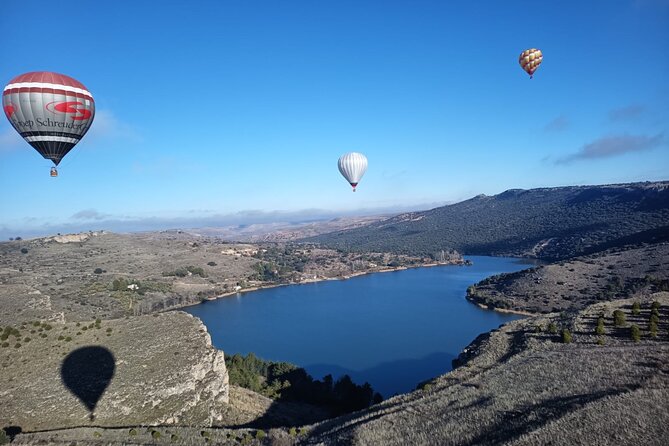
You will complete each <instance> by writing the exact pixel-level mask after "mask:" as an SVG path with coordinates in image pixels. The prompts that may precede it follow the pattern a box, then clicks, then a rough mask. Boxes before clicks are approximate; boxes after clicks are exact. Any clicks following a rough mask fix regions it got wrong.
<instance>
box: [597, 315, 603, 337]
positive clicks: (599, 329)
mask: <svg viewBox="0 0 669 446" xmlns="http://www.w3.org/2000/svg"><path fill="white" fill-rule="evenodd" d="M604 332H605V330H604V318H603V317H600V318H599V319H597V328H595V333H597V334H598V335H603V334H604Z"/></svg>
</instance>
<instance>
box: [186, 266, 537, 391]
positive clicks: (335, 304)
mask: <svg viewBox="0 0 669 446" xmlns="http://www.w3.org/2000/svg"><path fill="white" fill-rule="evenodd" d="M466 258H467V259H469V260H471V261H472V262H473V265H471V266H437V267H430V268H415V269H408V270H403V271H396V272H387V273H378V274H368V275H364V276H359V277H354V278H352V279H348V280H337V281H324V282H317V283H310V284H303V285H291V286H284V287H277V288H270V289H265V290H259V291H254V292H249V293H245V294H238V295H236V296H231V297H226V298H222V299H218V300H215V301H210V302H205V303H203V304H200V305H196V306H193V307H189V308H187V309H186V311H187V312H189V313H191V314H192V315H194V316H197V317H199V318H200V319H202V321H203V322H204V324H205V325H206V326H207V329H208V330H209V332H210V333H211V337H212V342H213V344H214V345H215V346H216V347H217V348H219V349H221V350H223V351H224V352H225V353H226V354H228V355H231V354H233V353H242V354H246V353H249V352H253V353H255V355H256V356H258V357H260V358H264V359H270V360H273V361H287V362H291V363H293V364H297V365H299V366H301V367H304V368H305V369H306V370H307V372H309V374H311V375H312V376H313V377H314V378H315V379H320V378H322V377H323V376H325V375H326V374H332V375H333V377H334V378H335V379H336V378H337V377H338V376H341V375H343V374H345V373H346V374H348V375H350V376H351V378H352V379H353V381H354V382H356V383H358V384H362V383H363V382H365V381H367V382H369V383H370V384H371V385H372V387H374V389H375V390H376V391H377V392H380V393H381V394H382V395H383V396H384V397H389V396H392V395H393V394H395V393H404V392H408V391H411V390H413V389H415V387H416V385H417V384H418V383H419V382H421V381H425V380H427V379H430V378H433V377H435V376H438V375H441V374H443V373H446V372H448V371H450V370H451V368H452V366H451V361H452V360H453V359H454V358H455V357H457V355H458V354H459V353H460V352H461V351H462V349H463V348H464V347H466V346H467V345H468V344H469V343H470V342H471V341H472V340H473V339H474V338H476V336H478V335H479V334H481V333H483V332H487V331H489V330H491V329H493V328H497V327H498V326H499V325H501V324H504V323H506V322H509V321H511V320H514V319H518V318H519V317H521V316H518V315H513V314H503V313H498V312H494V311H490V310H483V309H481V308H479V307H477V306H476V305H474V304H472V303H470V302H469V301H467V300H466V299H465V292H466V289H467V287H468V286H469V285H472V284H474V283H476V282H478V281H480V280H482V279H484V278H486V277H488V276H491V275H493V274H499V273H502V272H512V271H518V270H521V269H525V268H528V267H529V265H528V264H527V262H524V261H522V260H519V259H512V258H504V257H482V256H467V257H466Z"/></svg>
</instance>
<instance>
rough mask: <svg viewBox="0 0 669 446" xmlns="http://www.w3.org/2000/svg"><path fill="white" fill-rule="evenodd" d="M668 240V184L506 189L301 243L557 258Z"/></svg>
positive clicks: (420, 252) (422, 252)
mask: <svg viewBox="0 0 669 446" xmlns="http://www.w3.org/2000/svg"><path fill="white" fill-rule="evenodd" d="M667 239H669V182H666V181H665V182H654V183H648V182H647V183H633V184H616V185H605V186H574V187H556V188H542V189H530V190H522V189H512V190H508V191H506V192H503V193H501V194H499V195H495V196H492V197H489V196H485V195H479V196H476V197H474V198H472V199H469V200H466V201H463V202H460V203H457V204H453V205H448V206H443V207H439V208H435V209H431V210H429V211H424V212H411V213H406V214H401V215H398V216H395V217H392V218H389V219H387V220H383V221H380V222H376V223H372V224H370V225H368V226H365V227H362V228H356V229H351V230H347V231H337V232H332V233H329V234H324V235H320V236H317V237H311V238H307V239H304V240H305V241H311V242H318V243H322V244H323V245H325V246H328V247H331V248H337V249H342V250H346V251H357V252H362V251H386V252H387V251H390V252H399V253H404V254H413V255H432V256H434V255H436V254H437V253H438V252H439V251H440V250H442V249H451V248H452V249H455V250H457V251H459V252H462V253H465V254H478V255H511V256H528V257H537V258H540V259H545V260H560V259H566V258H569V257H573V256H576V255H583V254H591V253H594V252H597V251H601V250H604V249H607V248H610V247H613V246H620V245H625V244H630V243H640V242H657V241H661V240H667Z"/></svg>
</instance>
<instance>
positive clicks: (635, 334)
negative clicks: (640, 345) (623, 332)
mask: <svg viewBox="0 0 669 446" xmlns="http://www.w3.org/2000/svg"><path fill="white" fill-rule="evenodd" d="M630 336H631V337H632V340H633V341H634V342H639V340H640V339H641V330H639V327H637V326H636V324H632V327H631V328H630Z"/></svg>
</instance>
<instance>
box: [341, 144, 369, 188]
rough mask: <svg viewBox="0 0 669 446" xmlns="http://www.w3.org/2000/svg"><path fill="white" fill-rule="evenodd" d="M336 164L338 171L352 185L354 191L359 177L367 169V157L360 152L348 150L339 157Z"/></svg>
mask: <svg viewBox="0 0 669 446" xmlns="http://www.w3.org/2000/svg"><path fill="white" fill-rule="evenodd" d="M337 165H338V167H339V172H340V173H341V174H342V175H343V176H344V178H346V181H348V182H349V183H350V184H351V186H353V191H355V188H356V186H357V185H358V183H359V182H360V179H361V178H362V176H363V175H364V174H365V172H366V171H367V157H366V156H365V155H363V154H362V153H358V152H349V153H346V154H344V155H342V156H341V157H340V158H339V162H338V163H337Z"/></svg>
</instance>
